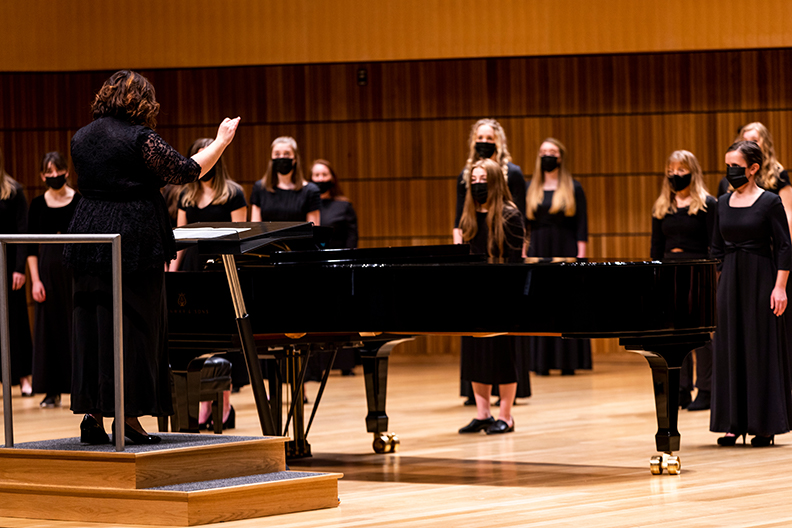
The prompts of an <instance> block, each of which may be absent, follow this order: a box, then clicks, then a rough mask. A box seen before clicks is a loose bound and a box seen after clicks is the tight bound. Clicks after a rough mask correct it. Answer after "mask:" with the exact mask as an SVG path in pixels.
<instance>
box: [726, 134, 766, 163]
mask: <svg viewBox="0 0 792 528" xmlns="http://www.w3.org/2000/svg"><path fill="white" fill-rule="evenodd" d="M735 151H736V152H739V153H740V154H742V157H743V159H744V160H745V162H746V163H747V164H748V167H751V166H752V165H753V164H754V163H757V164H758V165H759V169H760V170H761V169H762V162H763V161H764V156H763V155H762V149H761V148H760V147H759V145H757V144H756V142H755V141H736V142H734V143H732V145H731V146H730V147H729V148H728V150H726V152H727V153H728V152H735Z"/></svg>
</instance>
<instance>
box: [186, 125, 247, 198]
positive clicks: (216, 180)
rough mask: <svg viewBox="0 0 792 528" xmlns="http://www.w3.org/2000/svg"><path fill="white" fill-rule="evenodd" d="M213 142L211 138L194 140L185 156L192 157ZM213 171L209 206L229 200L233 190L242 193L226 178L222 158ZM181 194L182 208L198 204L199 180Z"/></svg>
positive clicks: (240, 189) (200, 186)
mask: <svg viewBox="0 0 792 528" xmlns="http://www.w3.org/2000/svg"><path fill="white" fill-rule="evenodd" d="M213 141H214V140H213V139H212V138H201V139H196V140H195V142H194V143H193V144H192V146H191V147H190V151H189V153H188V154H187V156H188V157H192V156H194V155H195V154H197V153H198V151H199V150H201V149H202V148H206V147H208V146H209V145H210V144H211V143H212V142H213ZM214 169H215V175H214V177H213V178H212V192H213V193H214V198H213V199H212V201H211V202H210V203H209V205H221V204H224V203H226V202H227V201H228V200H229V199H230V198H231V196H232V194H233V191H234V190H236V191H237V192H238V193H240V192H242V187H241V186H240V185H239V184H238V183H236V182H235V181H233V180H232V179H231V178H230V177H229V176H228V169H227V168H226V164H225V162H224V161H223V156H220V157H219V158H217V163H215V166H214ZM183 193H184V194H183V198H182V200H181V203H182V205H183V206H184V207H193V206H195V205H197V204H198V201H199V200H200V198H201V195H202V194H203V186H202V184H201V182H200V181H199V180H196V181H194V182H190V183H188V184H186V185H185V186H184V191H183Z"/></svg>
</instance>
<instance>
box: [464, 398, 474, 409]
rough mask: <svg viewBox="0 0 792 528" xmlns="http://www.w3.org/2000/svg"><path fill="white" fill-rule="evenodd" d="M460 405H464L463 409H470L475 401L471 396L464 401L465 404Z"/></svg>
mask: <svg viewBox="0 0 792 528" xmlns="http://www.w3.org/2000/svg"><path fill="white" fill-rule="evenodd" d="M462 405H464V406H465V407H470V406H472V405H476V399H475V398H473V397H472V396H471V397H470V398H468V399H467V400H465V403H463V404H462Z"/></svg>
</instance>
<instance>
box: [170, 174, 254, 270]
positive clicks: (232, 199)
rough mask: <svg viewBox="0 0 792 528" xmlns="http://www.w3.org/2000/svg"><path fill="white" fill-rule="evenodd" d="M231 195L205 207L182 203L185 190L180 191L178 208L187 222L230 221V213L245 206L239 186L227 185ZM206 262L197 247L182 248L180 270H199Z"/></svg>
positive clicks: (243, 194) (243, 196)
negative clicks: (183, 213)
mask: <svg viewBox="0 0 792 528" xmlns="http://www.w3.org/2000/svg"><path fill="white" fill-rule="evenodd" d="M229 188H230V191H231V195H230V196H229V197H228V200H227V201H226V202H225V203H222V204H209V205H207V206H206V207H203V208H201V207H198V205H197V204H196V205H191V206H189V207H187V206H185V205H184V196H185V193H186V192H187V191H182V192H181V194H180V195H179V209H180V210H182V211H184V212H185V214H186V216H187V223H188V224H193V223H195V222H230V221H231V213H232V212H234V211H236V210H237V209H241V208H242V207H247V202H246V201H245V193H244V192H243V191H242V188H241V187H238V186H235V185H229ZM205 264H206V258H205V257H201V255H200V254H199V253H198V247H191V248H188V249H185V250H184V253H183V254H182V262H181V267H180V268H179V269H180V270H181V271H201V270H203V269H204V265H205Z"/></svg>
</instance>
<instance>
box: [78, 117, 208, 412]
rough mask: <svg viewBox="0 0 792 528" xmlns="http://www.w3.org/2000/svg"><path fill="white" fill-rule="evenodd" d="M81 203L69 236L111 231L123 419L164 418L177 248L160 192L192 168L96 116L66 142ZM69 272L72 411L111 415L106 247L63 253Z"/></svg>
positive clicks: (191, 174) (126, 126)
mask: <svg viewBox="0 0 792 528" xmlns="http://www.w3.org/2000/svg"><path fill="white" fill-rule="evenodd" d="M71 151H72V159H73V161H74V167H75V169H76V170H77V174H78V184H79V188H80V192H81V193H82V194H83V199H82V200H80V203H79V204H78V205H77V210H76V211H75V213H74V218H73V219H72V222H71V226H70V228H69V231H70V232H71V233H120V234H121V253H122V266H123V276H122V281H123V290H122V295H123V301H124V307H123V324H124V377H125V379H124V381H125V388H124V394H125V400H124V404H125V409H124V414H125V415H127V416H143V415H154V416H167V415H169V414H172V413H173V405H172V401H171V395H170V381H169V378H168V354H167V318H166V316H165V315H166V314H165V272H164V266H165V262H167V261H169V260H172V259H173V258H175V257H176V242H175V240H174V238H173V229H172V228H171V224H170V217H169V216H168V209H167V206H166V204H165V200H164V199H163V197H162V195H161V194H160V187H162V186H163V185H164V184H166V183H174V184H184V183H188V182H191V181H195V180H196V179H197V178H198V176H199V175H200V173H201V167H200V165H198V163H196V162H195V161H194V160H192V159H189V158H185V157H184V156H182V155H181V154H179V153H178V152H177V151H176V150H175V149H173V148H172V147H171V146H170V145H168V144H167V143H166V142H165V141H164V140H163V139H162V138H161V137H160V136H159V135H157V134H156V133H155V132H154V131H153V130H151V129H150V128H147V127H144V126H140V125H132V124H130V123H128V122H126V121H122V120H120V119H117V118H114V117H102V118H99V119H96V120H95V121H93V122H92V123H90V124H89V125H87V126H85V127H83V128H81V129H80V130H78V131H77V133H76V134H75V135H74V137H73V138H72V143H71ZM64 256H65V260H66V263H67V265H69V266H70V267H71V268H72V269H73V271H74V323H73V328H74V357H73V360H74V361H73V368H72V372H73V375H72V399H71V409H72V411H74V412H75V413H87V412H91V413H93V412H101V413H102V414H104V415H106V416H114V414H115V400H114V386H113V305H112V291H113V290H112V278H111V263H112V255H111V247H110V244H74V245H67V246H66V248H65V249H64Z"/></svg>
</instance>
